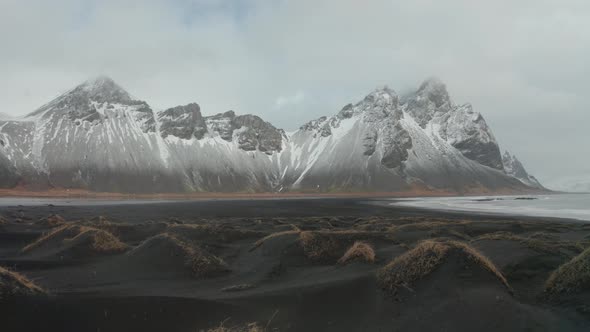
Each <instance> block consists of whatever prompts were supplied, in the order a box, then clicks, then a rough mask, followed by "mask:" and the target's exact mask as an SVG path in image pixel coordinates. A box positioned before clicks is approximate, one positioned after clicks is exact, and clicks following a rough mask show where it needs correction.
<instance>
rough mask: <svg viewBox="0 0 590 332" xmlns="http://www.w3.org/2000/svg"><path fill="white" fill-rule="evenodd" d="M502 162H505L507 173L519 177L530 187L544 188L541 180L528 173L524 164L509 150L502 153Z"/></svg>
mask: <svg viewBox="0 0 590 332" xmlns="http://www.w3.org/2000/svg"><path fill="white" fill-rule="evenodd" d="M502 163H503V164H504V170H505V171H506V174H508V175H510V176H513V177H515V178H517V179H518V180H520V181H521V182H522V183H524V184H526V185H527V186H529V187H533V188H539V189H544V187H543V186H542V185H541V183H540V182H539V180H537V179H536V178H535V177H534V176H532V175H530V174H529V173H527V171H526V170H525V168H524V166H523V165H522V163H521V162H520V160H518V159H517V158H516V156H515V155H513V154H510V152H508V151H504V154H503V155H502Z"/></svg>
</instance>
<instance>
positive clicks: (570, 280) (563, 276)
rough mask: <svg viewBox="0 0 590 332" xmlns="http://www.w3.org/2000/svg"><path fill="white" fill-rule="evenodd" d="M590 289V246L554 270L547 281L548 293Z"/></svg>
mask: <svg viewBox="0 0 590 332" xmlns="http://www.w3.org/2000/svg"><path fill="white" fill-rule="evenodd" d="M586 289H590V248H589V249H586V250H585V251H584V252H582V253H581V254H579V255H578V256H576V257H574V258H572V259H571V260H570V261H569V262H567V263H565V264H563V265H561V266H560V267H559V268H557V270H555V271H553V272H552V273H551V275H550V276H549V279H547V282H546V283H545V292H546V293H548V294H559V293H572V292H577V291H581V290H586Z"/></svg>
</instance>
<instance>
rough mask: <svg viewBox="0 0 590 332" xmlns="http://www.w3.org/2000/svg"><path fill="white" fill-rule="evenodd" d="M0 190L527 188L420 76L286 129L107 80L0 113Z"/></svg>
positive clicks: (439, 88) (519, 171) (473, 125)
mask: <svg viewBox="0 0 590 332" xmlns="http://www.w3.org/2000/svg"><path fill="white" fill-rule="evenodd" d="M0 145H1V147H0V175H2V181H1V182H0V186H2V187H7V188H10V187H14V186H21V187H26V188H36V189H47V188H81V189H89V190H95V191H108V192H285V191H316V192H343V191H384V192H387V191H412V190H421V191H445V192H452V193H469V192H506V191H510V192H524V191H527V190H531V189H533V188H536V189H539V188H542V186H541V185H540V184H539V183H538V181H536V179H534V177H532V176H530V175H529V174H528V173H527V172H526V170H525V169H524V166H523V165H522V164H521V163H520V162H519V161H518V159H516V157H514V156H512V155H510V154H505V155H504V156H502V154H501V152H500V147H499V146H498V143H497V141H496V139H495V137H494V135H493V133H492V130H491V129H490V128H489V126H488V125H487V123H486V121H485V119H484V118H483V116H482V115H481V114H479V113H478V112H476V111H474V110H473V108H472V106H471V105H470V104H464V105H456V104H455V103H454V102H453V101H452V99H451V97H450V95H449V93H448V91H447V89H446V86H445V85H444V84H443V83H442V82H441V81H440V80H438V79H428V80H426V81H425V82H424V83H422V84H421V85H420V86H419V87H418V89H416V90H415V91H414V92H413V93H410V94H407V95H404V96H403V98H400V96H398V94H397V93H396V92H395V91H394V90H392V89H390V88H388V87H382V88H378V89H376V90H374V91H372V92H370V93H369V94H368V95H366V96H365V97H364V98H363V99H362V100H360V101H358V102H356V103H354V104H347V105H346V106H344V107H343V108H342V109H341V110H340V111H339V112H336V114H334V115H332V116H322V117H319V118H318V119H315V120H312V121H310V122H308V123H306V124H303V125H302V126H301V127H300V128H299V129H298V130H296V131H294V132H290V133H286V132H285V131H283V130H282V129H279V128H276V127H275V126H273V125H272V124H271V123H269V122H266V121H264V120H263V119H261V118H260V117H258V116H256V115H251V114H246V115H238V114H236V113H235V112H234V111H227V112H225V113H220V114H216V115H212V116H203V115H202V113H201V108H200V106H199V105H198V104H197V103H190V104H187V105H180V106H175V107H171V108H168V109H165V110H162V111H155V110H153V109H152V108H151V107H150V105H149V104H148V103H147V102H145V101H140V100H135V99H134V98H133V97H131V96H130V95H129V93H127V92H126V91H125V90H124V89H123V88H121V87H120V86H119V85H118V84H117V83H115V82H114V81H113V80H112V79H110V78H108V77H98V78H95V79H92V80H89V81H86V82H84V83H82V84H80V85H79V86H77V87H75V88H73V89H72V90H70V91H68V92H66V93H65V94H63V95H61V96H59V97H58V98H56V99H54V100H52V101H50V102H49V103H47V104H45V105H43V106H42V107H40V108H39V109H37V110H35V111H33V112H32V113H30V114H28V115H26V116H24V117H22V118H19V119H4V120H2V119H1V118H0Z"/></svg>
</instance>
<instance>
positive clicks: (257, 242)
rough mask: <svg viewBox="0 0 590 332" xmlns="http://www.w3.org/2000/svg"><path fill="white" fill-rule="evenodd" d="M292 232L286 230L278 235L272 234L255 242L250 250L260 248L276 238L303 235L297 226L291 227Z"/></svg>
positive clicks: (277, 233)
mask: <svg viewBox="0 0 590 332" xmlns="http://www.w3.org/2000/svg"><path fill="white" fill-rule="evenodd" d="M291 228H292V229H290V230H286V231H282V232H276V233H271V234H269V235H267V236H265V237H263V238H262V239H260V240H258V241H256V242H254V245H253V246H252V248H250V251H252V250H254V249H256V248H258V247H260V246H261V245H262V244H263V243H264V242H266V241H268V240H270V239H273V238H276V237H281V236H286V235H297V234H300V233H301V229H300V228H299V227H297V226H295V225H291Z"/></svg>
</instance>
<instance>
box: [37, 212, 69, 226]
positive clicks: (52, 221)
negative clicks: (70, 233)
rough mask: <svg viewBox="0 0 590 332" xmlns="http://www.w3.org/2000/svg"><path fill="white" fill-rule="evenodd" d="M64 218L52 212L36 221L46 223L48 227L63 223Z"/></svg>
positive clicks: (41, 223)
mask: <svg viewBox="0 0 590 332" xmlns="http://www.w3.org/2000/svg"><path fill="white" fill-rule="evenodd" d="M65 222H66V220H65V219H64V218H63V217H62V216H60V215H59V214H52V215H49V216H47V218H43V219H41V220H39V221H38V222H37V224H39V225H47V226H49V227H55V226H59V225H63V224H65Z"/></svg>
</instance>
